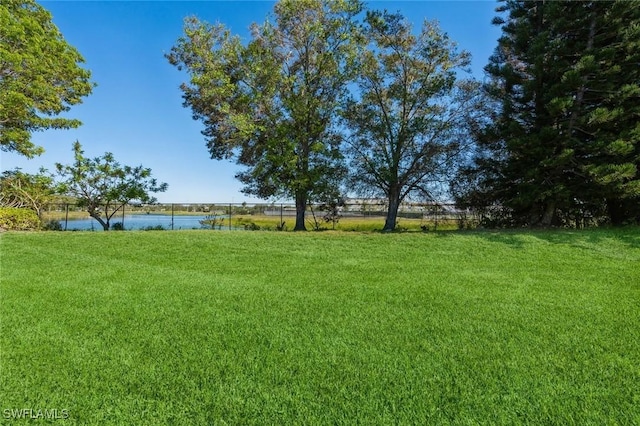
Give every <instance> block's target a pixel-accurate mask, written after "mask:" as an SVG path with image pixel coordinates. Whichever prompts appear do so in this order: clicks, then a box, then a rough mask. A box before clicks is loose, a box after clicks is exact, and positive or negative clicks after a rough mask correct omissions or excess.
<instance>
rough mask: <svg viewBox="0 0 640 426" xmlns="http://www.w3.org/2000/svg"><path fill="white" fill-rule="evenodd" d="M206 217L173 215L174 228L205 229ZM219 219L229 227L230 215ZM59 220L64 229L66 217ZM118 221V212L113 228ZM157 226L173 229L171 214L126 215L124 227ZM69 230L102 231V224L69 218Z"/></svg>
mask: <svg viewBox="0 0 640 426" xmlns="http://www.w3.org/2000/svg"><path fill="white" fill-rule="evenodd" d="M206 218H207V216H206V215H198V216H173V229H203V227H202V225H200V221H201V220H204V219H206ZM217 219H218V220H221V219H224V221H223V226H222V229H229V221H228V216H217ZM59 222H60V224H61V225H62V228H63V229H64V219H63V220H60V221H59ZM116 222H122V215H118V214H116V215H115V216H114V217H113V218H111V228H113V224H114V223H116ZM156 226H162V227H163V228H164V229H168V230H171V229H172V228H171V215H159V214H133V215H125V216H124V229H126V230H134V229H145V228H148V227H156ZM216 229H218V226H216ZM67 230H68V231H73V230H79V231H102V225H100V224H99V223H98V221H97V220H95V219H93V218H86V219H69V221H68V222H67Z"/></svg>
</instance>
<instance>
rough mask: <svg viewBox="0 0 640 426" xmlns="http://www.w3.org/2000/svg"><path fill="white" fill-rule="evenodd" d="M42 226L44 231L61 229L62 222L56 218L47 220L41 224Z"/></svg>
mask: <svg viewBox="0 0 640 426" xmlns="http://www.w3.org/2000/svg"><path fill="white" fill-rule="evenodd" d="M42 228H43V229H44V230H45V231H62V224H61V223H60V222H59V221H57V220H53V219H52V220H48V221H46V222H45V223H44V224H43V225H42Z"/></svg>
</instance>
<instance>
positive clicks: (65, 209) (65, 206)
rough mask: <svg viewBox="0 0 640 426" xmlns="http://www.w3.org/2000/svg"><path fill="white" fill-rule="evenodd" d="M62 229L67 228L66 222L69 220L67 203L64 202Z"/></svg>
mask: <svg viewBox="0 0 640 426" xmlns="http://www.w3.org/2000/svg"><path fill="white" fill-rule="evenodd" d="M64 211H65V214H64V230H65V231H66V230H67V223H68V222H69V203H65V205H64Z"/></svg>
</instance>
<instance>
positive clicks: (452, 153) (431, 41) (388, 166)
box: [345, 12, 477, 230]
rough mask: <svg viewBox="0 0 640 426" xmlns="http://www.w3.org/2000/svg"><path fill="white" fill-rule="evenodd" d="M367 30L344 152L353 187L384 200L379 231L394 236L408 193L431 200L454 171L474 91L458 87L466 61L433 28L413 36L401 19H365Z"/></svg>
mask: <svg viewBox="0 0 640 426" xmlns="http://www.w3.org/2000/svg"><path fill="white" fill-rule="evenodd" d="M364 31H365V34H366V36H367V38H368V39H369V41H370V44H369V46H368V48H367V49H364V50H363V52H362V55H361V61H360V70H359V76H358V80H357V81H358V89H359V90H358V91H357V92H356V93H355V95H354V97H353V99H352V100H351V101H350V102H349V103H348V107H347V108H346V113H345V118H346V124H347V126H348V128H349V130H350V137H349V139H348V144H347V146H348V148H347V151H348V153H349V157H350V158H351V166H352V167H351V168H350V170H351V173H352V177H353V181H354V182H356V183H357V186H356V187H357V188H359V189H362V190H364V191H367V190H371V189H373V190H374V191H375V192H378V193H381V194H382V195H384V196H385V197H386V198H387V200H388V213H387V217H386V221H385V224H384V228H383V229H384V230H393V229H394V228H395V227H396V218H397V214H398V208H399V206H400V203H401V202H402V201H403V200H404V199H405V198H406V197H407V196H408V195H410V194H412V193H413V194H417V195H418V196H419V197H420V198H422V199H425V198H426V199H430V200H433V199H434V198H435V194H434V191H436V190H437V188H438V187H439V186H441V183H443V182H444V181H445V177H446V175H447V172H448V171H450V170H452V168H453V166H454V164H455V160H456V159H457V156H458V154H459V153H460V151H461V149H462V148H463V147H464V145H465V141H466V139H467V136H466V134H465V123H466V121H465V120H464V118H465V117H466V115H467V114H469V113H471V112H472V111H473V109H472V101H473V100H474V96H473V93H474V89H477V86H476V84H475V83H473V82H471V81H461V80H458V77H457V74H458V73H460V72H461V71H463V70H464V69H465V68H466V67H467V66H468V65H469V61H470V56H469V54H468V53H466V52H458V51H457V49H456V45H455V43H454V42H453V41H452V40H450V39H449V38H448V37H447V35H446V34H445V33H444V32H442V31H441V30H440V29H439V28H438V26H437V24H436V23H434V22H429V21H425V22H424V24H423V26H422V28H421V30H420V32H419V33H418V34H414V33H413V31H412V27H411V25H410V23H409V22H408V21H407V20H406V19H405V18H404V17H403V16H402V15H400V14H390V13H388V12H368V13H367V17H366V19H365V29H364Z"/></svg>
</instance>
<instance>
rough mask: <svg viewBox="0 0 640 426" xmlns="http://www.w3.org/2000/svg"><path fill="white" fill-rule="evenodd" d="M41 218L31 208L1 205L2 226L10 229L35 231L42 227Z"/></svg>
mask: <svg viewBox="0 0 640 426" xmlns="http://www.w3.org/2000/svg"><path fill="white" fill-rule="evenodd" d="M41 227H42V222H41V221H40V218H39V217H38V215H37V214H36V212H34V211H33V210H30V209H23V208H17V207H0V228H2V229H6V230H10V231H33V230H37V229H40V228H41Z"/></svg>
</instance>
